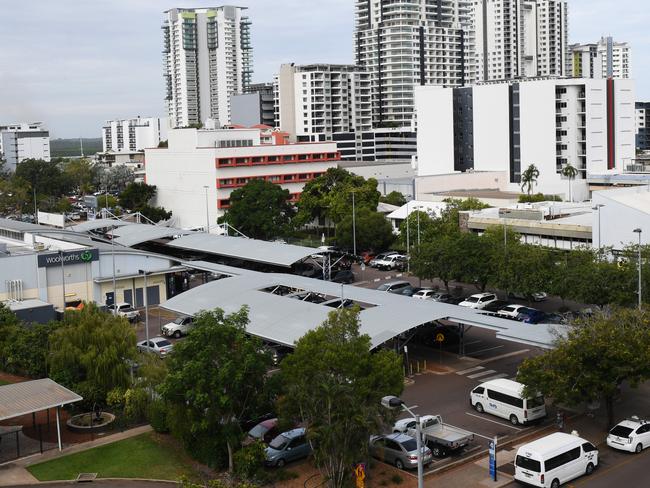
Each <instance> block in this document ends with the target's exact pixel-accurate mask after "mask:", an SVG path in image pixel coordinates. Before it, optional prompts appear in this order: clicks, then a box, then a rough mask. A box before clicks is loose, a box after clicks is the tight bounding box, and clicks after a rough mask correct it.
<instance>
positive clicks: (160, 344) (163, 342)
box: [156, 339, 172, 347]
mask: <svg viewBox="0 0 650 488" xmlns="http://www.w3.org/2000/svg"><path fill="white" fill-rule="evenodd" d="M171 345H172V343H171V342H169V341H168V340H167V339H163V340H161V341H156V346H158V347H165V346H171Z"/></svg>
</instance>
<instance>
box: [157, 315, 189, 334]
mask: <svg viewBox="0 0 650 488" xmlns="http://www.w3.org/2000/svg"><path fill="white" fill-rule="evenodd" d="M193 321H194V320H193V319H192V317H178V318H177V319H176V320H174V321H173V322H169V323H168V324H165V325H163V326H162V327H161V329H160V331H161V332H162V333H163V335H165V336H167V337H175V338H177V339H178V338H179V337H181V336H184V335H187V333H188V332H189V331H190V329H191V328H192V323H193Z"/></svg>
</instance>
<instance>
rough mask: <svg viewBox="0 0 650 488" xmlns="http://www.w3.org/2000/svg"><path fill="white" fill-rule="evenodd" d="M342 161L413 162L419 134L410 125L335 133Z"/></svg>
mask: <svg viewBox="0 0 650 488" xmlns="http://www.w3.org/2000/svg"><path fill="white" fill-rule="evenodd" d="M333 140H334V142H336V147H337V148H338V151H339V152H340V153H341V160H342V161H376V162H394V163H405V162H409V163H410V162H411V160H412V159H413V156H415V155H416V153H417V134H416V133H415V131H413V130H412V129H411V128H410V127H408V128H407V127H401V128H386V129H371V130H367V131H364V132H361V133H354V132H340V133H338V134H334V135H333Z"/></svg>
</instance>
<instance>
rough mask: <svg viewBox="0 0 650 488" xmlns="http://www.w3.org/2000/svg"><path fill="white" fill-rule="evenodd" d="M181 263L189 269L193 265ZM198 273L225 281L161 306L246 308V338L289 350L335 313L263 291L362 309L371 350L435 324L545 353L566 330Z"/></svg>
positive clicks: (283, 277)
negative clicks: (470, 329) (466, 328)
mask: <svg viewBox="0 0 650 488" xmlns="http://www.w3.org/2000/svg"><path fill="white" fill-rule="evenodd" d="M183 264H184V265H185V266H188V267H191V266H192V263H191V262H184V263H183ZM200 268H201V269H203V270H205V271H211V272H213V273H217V274H222V275H224V276H226V277H225V278H222V279H220V280H217V281H212V282H210V283H207V284H205V285H201V286H198V287H196V288H193V289H191V290H189V291H186V292H185V293H181V294H180V295H177V296H175V297H173V298H171V299H170V300H167V301H166V302H165V303H163V304H162V305H161V307H162V308H164V309H167V310H170V311H173V312H176V313H179V314H182V315H190V316H194V315H196V314H198V313H199V312H201V311H207V310H214V309H215V308H221V309H223V310H224V312H226V313H234V312H236V311H238V310H239V309H240V308H241V307H242V306H244V305H246V306H248V308H249V320H250V322H249V324H248V326H247V332H248V333H249V334H251V335H254V336H257V337H260V338H262V339H264V340H266V341H269V342H273V343H276V344H282V345H285V346H290V347H293V346H294V345H295V342H296V341H297V340H298V339H300V338H301V337H302V336H303V335H305V334H306V333H307V332H308V331H310V330H312V329H315V328H316V327H318V326H319V325H320V324H321V323H323V322H324V321H325V320H326V319H327V316H328V314H329V312H331V311H332V310H334V309H333V308H331V307H328V306H325V305H322V304H318V303H311V302H307V301H302V300H300V299H296V298H291V297H289V296H282V295H276V294H273V293H270V292H268V291H265V290H269V289H273V288H275V287H286V288H290V289H295V290H301V291H304V292H312V293H316V294H321V295H326V296H328V297H343V298H345V299H348V300H353V301H354V302H357V303H359V304H362V305H363V306H364V308H363V309H362V311H361V313H360V314H359V319H360V324H361V327H360V331H361V333H363V334H368V335H369V336H370V340H371V347H372V348H373V349H374V348H376V347H379V346H381V345H382V344H384V343H385V342H387V341H389V340H391V339H393V338H395V337H398V336H400V335H401V334H404V333H407V332H408V331H410V330H413V329H415V328H416V327H419V326H421V325H424V324H427V323H430V322H432V321H435V320H449V321H452V322H455V323H459V324H465V325H472V326H476V327H480V328H485V329H490V330H493V331H496V333H497V338H500V339H504V340H509V341H514V342H518V343H522V344H528V345H532V346H536V347H540V348H547V349H548V348H552V347H553V344H554V341H555V339H556V337H557V335H558V334H560V335H561V334H563V333H565V331H566V328H565V327H564V326H558V325H547V324H535V325H532V324H524V323H521V322H516V321H512V320H507V319H502V318H498V317H492V316H488V315H485V314H482V313H480V311H477V310H474V309H471V308H465V307H459V306H457V305H450V304H446V303H440V302H433V301H427V300H414V299H413V298H411V297H407V296H402V295H396V294H392V293H388V292H380V291H377V290H371V289H367V288H361V287H358V286H348V285H340V284H337V283H331V282H327V281H321V280H316V279H312V278H306V277H303V276H295V275H289V274H283V273H260V272H256V271H250V270H246V271H241V274H237V270H236V268H232V267H228V266H221V265H218V264H212V263H206V262H201V263H200Z"/></svg>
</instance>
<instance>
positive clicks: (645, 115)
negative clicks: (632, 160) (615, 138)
mask: <svg viewBox="0 0 650 488" xmlns="http://www.w3.org/2000/svg"><path fill="white" fill-rule="evenodd" d="M635 108H636V148H637V150H639V151H650V102H636V104H635Z"/></svg>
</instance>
